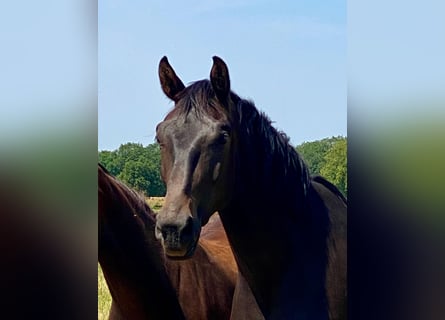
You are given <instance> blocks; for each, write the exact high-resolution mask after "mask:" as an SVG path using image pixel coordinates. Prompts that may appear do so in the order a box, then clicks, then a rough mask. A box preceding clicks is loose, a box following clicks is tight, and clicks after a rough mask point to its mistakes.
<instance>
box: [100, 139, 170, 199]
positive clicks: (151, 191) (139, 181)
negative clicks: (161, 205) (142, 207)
mask: <svg viewBox="0 0 445 320" xmlns="http://www.w3.org/2000/svg"><path fill="white" fill-rule="evenodd" d="M160 159H161V156H160V150H159V145H158V144H155V143H154V144H150V145H148V146H146V147H144V146H143V145H142V144H139V143H126V144H122V145H120V146H119V148H118V149H117V150H114V151H107V150H104V151H100V152H99V162H100V163H102V165H104V166H105V168H107V170H108V171H110V173H111V174H113V175H114V176H116V177H117V178H119V179H121V180H122V181H124V182H125V183H126V184H127V185H128V186H130V187H132V188H135V189H137V190H139V191H141V192H143V193H144V194H145V195H149V196H164V195H165V191H166V190H165V185H164V183H163V182H162V180H161V176H160V162H161V160H160Z"/></svg>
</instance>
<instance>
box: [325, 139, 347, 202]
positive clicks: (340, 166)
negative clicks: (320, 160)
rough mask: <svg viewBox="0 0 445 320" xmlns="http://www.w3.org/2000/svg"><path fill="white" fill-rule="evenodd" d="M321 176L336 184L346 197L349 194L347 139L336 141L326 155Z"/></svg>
mask: <svg viewBox="0 0 445 320" xmlns="http://www.w3.org/2000/svg"><path fill="white" fill-rule="evenodd" d="M320 174H321V175H322V176H324V177H325V178H326V179H328V180H329V181H331V182H332V183H334V184H335V185H336V186H337V187H338V188H339V189H340V190H341V191H342V192H343V193H344V194H345V195H346V194H347V192H348V179H347V143H346V139H344V140H338V141H336V142H335V143H334V144H333V145H332V147H331V148H330V149H329V151H328V152H327V153H326V154H325V155H324V165H323V167H321V169H320Z"/></svg>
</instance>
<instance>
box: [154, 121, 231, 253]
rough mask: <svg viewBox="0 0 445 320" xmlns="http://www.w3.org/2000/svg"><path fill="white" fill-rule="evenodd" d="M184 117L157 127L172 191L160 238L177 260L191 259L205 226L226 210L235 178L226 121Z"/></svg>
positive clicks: (163, 169) (165, 176) (163, 167)
mask: <svg viewBox="0 0 445 320" xmlns="http://www.w3.org/2000/svg"><path fill="white" fill-rule="evenodd" d="M190 117H193V115H192V114H189V115H188V116H187V120H194V121H185V120H184V119H183V118H182V119H181V118H179V119H177V118H172V119H168V120H164V121H163V122H161V123H160V124H159V125H158V127H157V130H156V131H157V140H158V142H159V144H160V145H161V176H162V179H163V181H164V183H165V184H166V187H167V194H166V198H165V202H164V206H163V208H162V209H161V211H160V212H159V213H158V214H157V216H156V219H157V227H156V237H157V238H158V239H160V240H161V242H162V244H163V247H164V250H165V253H166V254H167V256H169V257H172V258H176V259H178V258H187V257H189V256H191V255H192V254H193V252H194V249H195V247H196V244H197V241H198V239H199V235H200V232H201V226H203V225H205V224H206V223H207V221H208V220H209V218H210V216H211V215H212V214H213V213H214V212H215V211H218V210H221V209H223V208H224V205H225V203H227V202H228V200H229V198H230V195H229V194H227V190H231V189H232V188H231V185H230V183H231V181H232V179H231V178H230V176H229V175H228V174H227V172H230V170H229V168H230V167H231V166H232V163H231V161H232V157H231V155H230V149H231V142H232V139H231V138H232V137H231V130H230V127H229V126H228V125H227V124H226V123H225V122H224V121H222V122H216V121H196V119H188V118H190Z"/></svg>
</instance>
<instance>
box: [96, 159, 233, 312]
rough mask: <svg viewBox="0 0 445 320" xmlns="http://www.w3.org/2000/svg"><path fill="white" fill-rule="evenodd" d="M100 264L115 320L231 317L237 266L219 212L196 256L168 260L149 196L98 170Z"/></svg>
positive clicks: (210, 223) (206, 230) (205, 234)
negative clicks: (179, 259) (156, 232)
mask: <svg viewBox="0 0 445 320" xmlns="http://www.w3.org/2000/svg"><path fill="white" fill-rule="evenodd" d="M98 182H99V185H98V189H99V263H100V265H101V267H102V270H103V273H104V276H105V279H106V281H107V285H108V288H109V290H110V293H111V296H112V299H113V301H112V307H111V311H110V316H109V318H110V319H131V320H133V319H136V320H137V319H191V320H195V319H197V320H199V319H203V320H204V319H205V320H207V319H229V317H230V312H231V305H232V297H233V293H234V289H235V281H236V276H237V268H236V263H235V260H234V257H233V255H232V252H231V249H230V246H229V243H228V241H227V237H226V235H225V232H224V229H223V227H222V225H221V221H220V219H219V216H217V215H215V216H214V218H212V219H211V220H210V221H209V223H208V226H207V227H206V228H204V229H203V232H202V238H201V240H200V241H199V242H198V244H197V247H196V252H195V255H194V257H193V259H189V260H185V261H172V260H170V259H165V258H164V253H163V250H162V247H161V245H160V243H159V242H158V241H156V239H155V238H154V228H155V217H154V214H153V212H152V211H151V209H150V208H149V206H148V205H147V204H146V203H145V200H144V199H143V197H141V196H139V195H138V194H137V193H135V192H134V191H133V190H131V189H130V188H128V187H126V186H125V185H124V184H123V183H121V182H119V181H118V180H117V179H115V178H114V177H112V176H111V175H110V174H109V173H108V172H107V171H106V170H105V169H104V168H103V167H102V166H100V165H99V168H98Z"/></svg>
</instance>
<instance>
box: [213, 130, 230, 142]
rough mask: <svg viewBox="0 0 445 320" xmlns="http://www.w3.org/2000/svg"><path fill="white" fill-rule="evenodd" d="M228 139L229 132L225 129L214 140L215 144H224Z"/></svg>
mask: <svg viewBox="0 0 445 320" xmlns="http://www.w3.org/2000/svg"><path fill="white" fill-rule="evenodd" d="M228 139H229V133H228V132H227V131H224V132H222V133H221V134H220V135H219V136H218V139H217V140H216V141H215V142H216V144H225V143H226V142H227V140H228Z"/></svg>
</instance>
